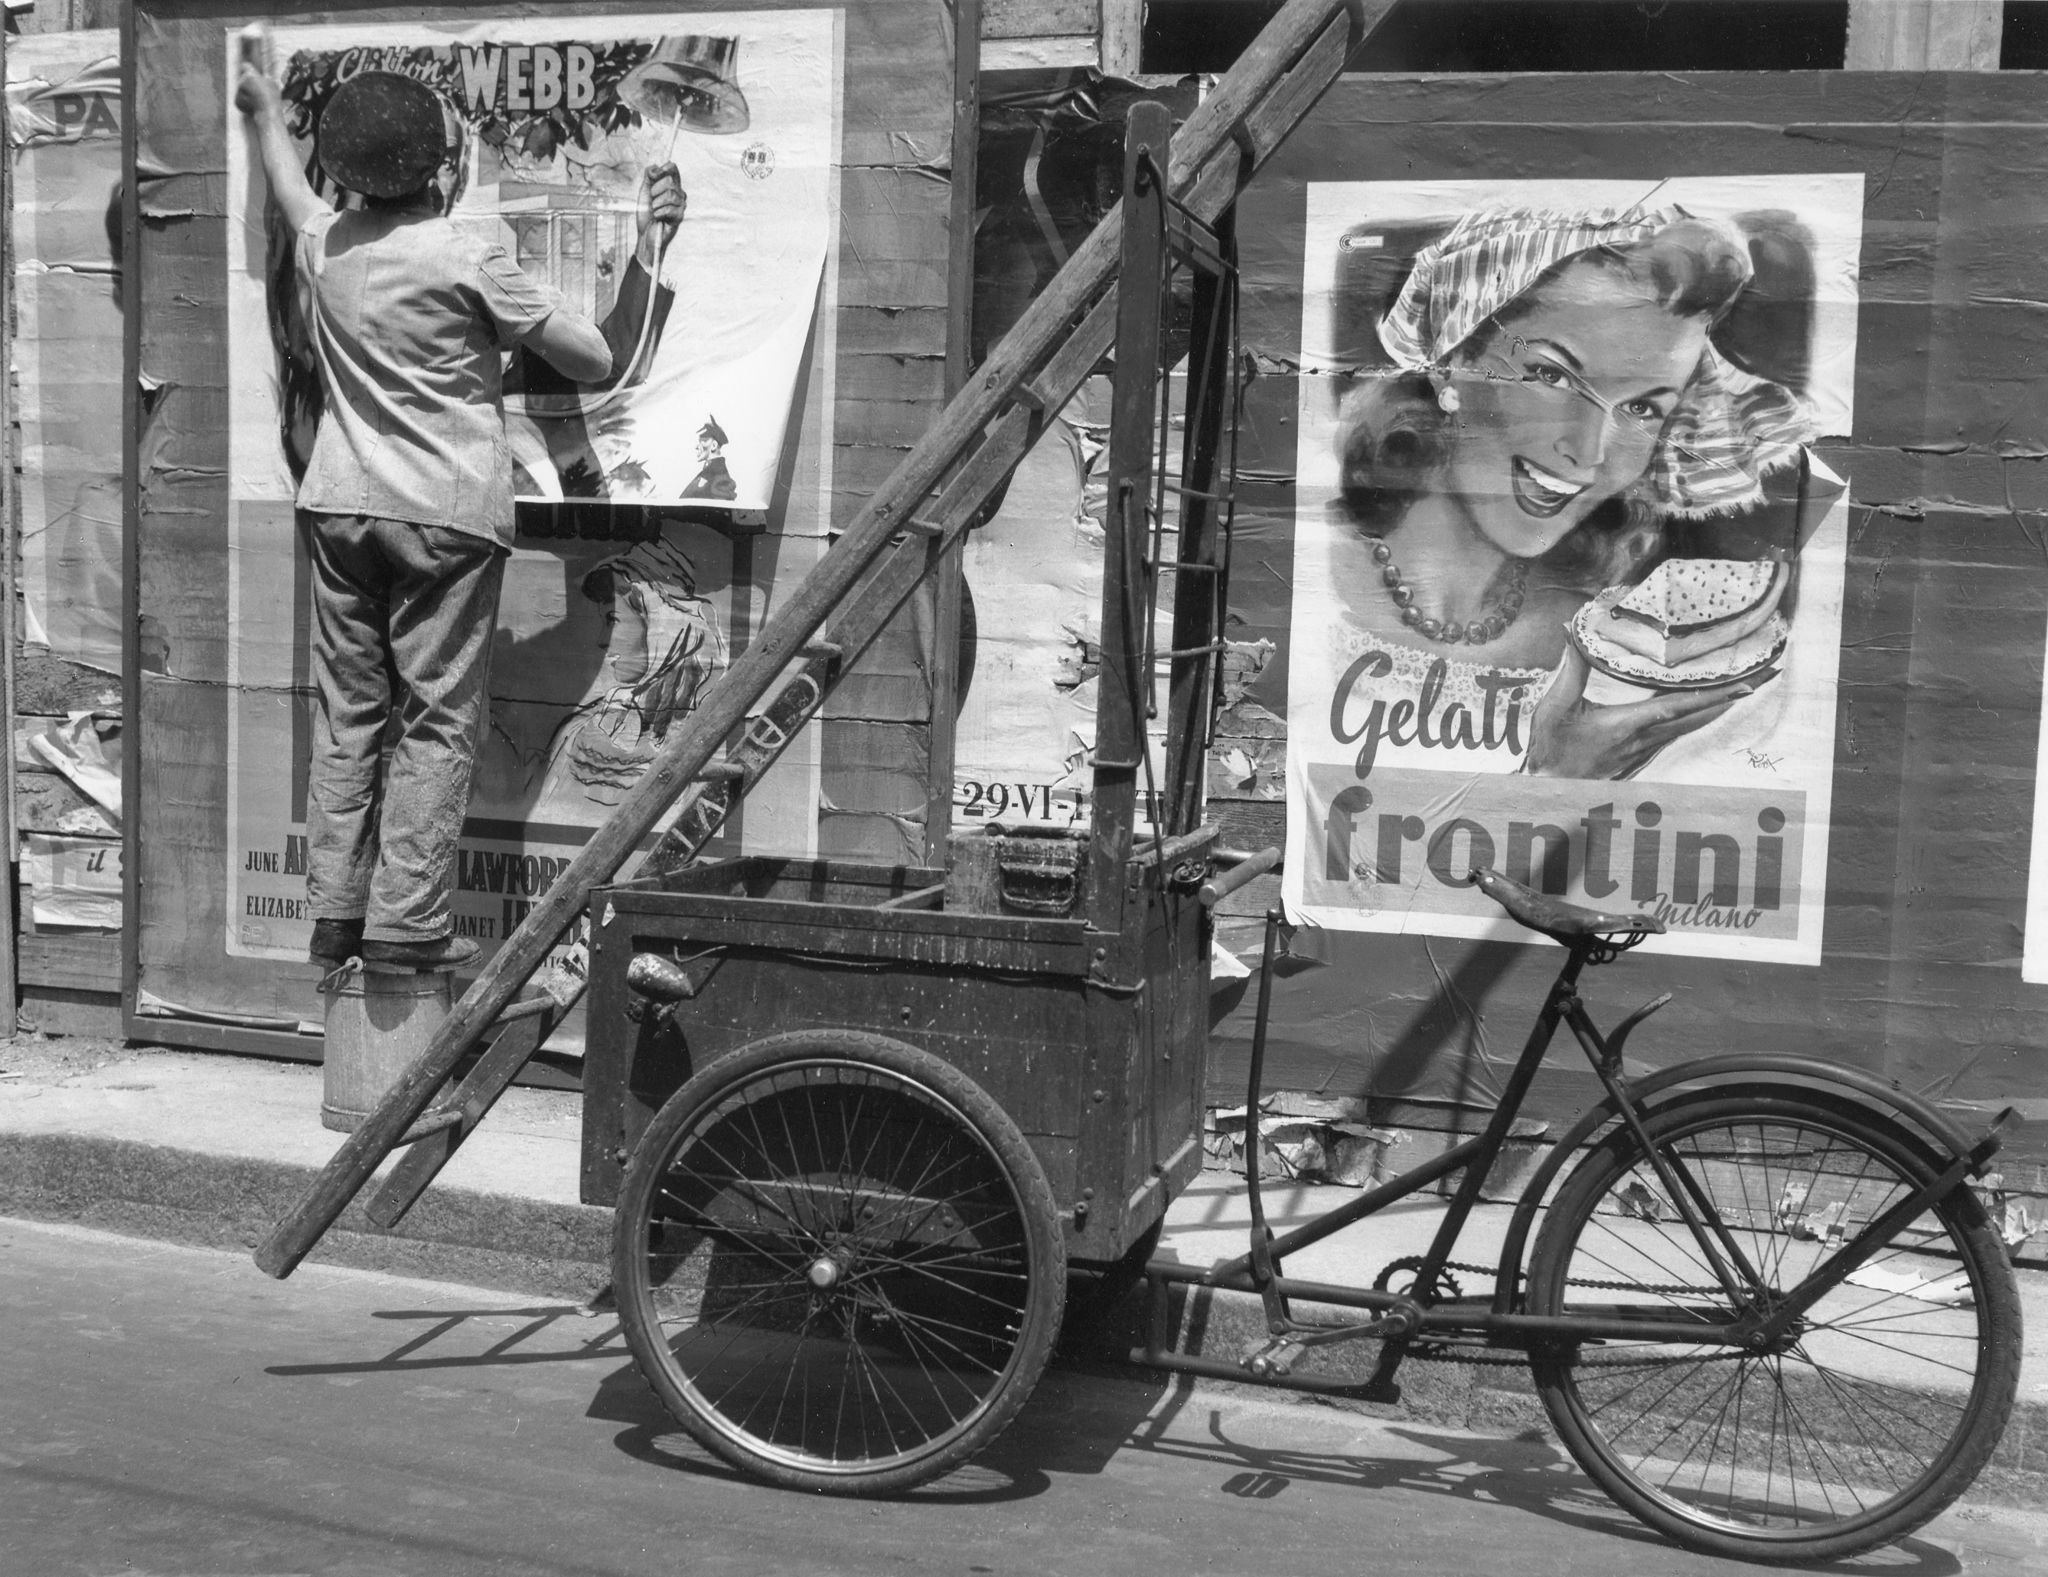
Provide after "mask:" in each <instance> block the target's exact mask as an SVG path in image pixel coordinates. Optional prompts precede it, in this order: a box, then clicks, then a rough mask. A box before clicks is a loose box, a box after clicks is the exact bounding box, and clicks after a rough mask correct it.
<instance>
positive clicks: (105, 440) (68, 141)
mask: <svg viewBox="0 0 2048 1577" xmlns="http://www.w3.org/2000/svg"><path fill="white" fill-rule="evenodd" d="M119 48H120V41H119V36H118V35H117V34H115V33H114V32H112V31H111V30H95V31H90V32H80V33H49V34H41V35H36V36H31V37H23V38H13V39H9V40H8V42H7V141H8V147H9V149H10V151H11V153H12V156H13V160H14V208H13V212H12V215H11V216H10V217H11V220H12V226H13V232H14V304H15V336H14V359H15V369H16V372H17V374H18V382H17V385H16V387H17V389H18V391H19V402H18V404H17V406H16V413H17V419H18V420H19V421H20V423H21V574H22V607H23V611H24V613H25V614H26V624H27V628H26V635H27V638H28V640H29V641H30V642H32V643H36V644H39V645H46V646H48V647H49V649H50V650H51V651H53V652H55V653H56V654H57V655H58V656H60V657H68V658H71V659H72V660H74V661H76V662H82V663H89V664H91V665H92V666H94V667H96V668H104V669H106V670H107V671H108V672H110V673H118V672H119V671H120V668H121V273H120V266H119V255H120V245H121V60H120V55H119Z"/></svg>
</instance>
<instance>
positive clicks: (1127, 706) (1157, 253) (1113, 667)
mask: <svg viewBox="0 0 2048 1577" xmlns="http://www.w3.org/2000/svg"><path fill="white" fill-rule="evenodd" d="M1126 126H1127V130H1126V132H1125V136H1124V203H1123V212H1124V222H1123V254H1122V258H1121V261H1120V263H1119V266H1118V269H1117V298H1116V307H1117V312H1116V382H1115V385H1114V387H1113V389H1112V391H1111V396H1110V415H1109V466H1108V471H1107V478H1108V483H1109V497H1108V501H1107V503H1106V504H1105V506H1104V512H1105V516H1106V518H1105V519H1104V521H1103V537H1104V540H1103V546H1102V669H1101V676H1100V678H1099V679H1098V680H1097V682H1096V690H1095V781H1094V804H1093V806H1092V812H1093V819H1094V823H1095V825H1094V831H1093V835H1092V836H1091V837H1090V839H1089V842H1088V894H1087V909H1086V913H1087V918H1088V924H1089V925H1090V926H1092V927H1093V928H1094V929H1095V930H1097V931H1121V930H1122V929H1123V897H1124V869H1125V867H1126V866H1127V865H1128V864H1129V863H1130V858H1131V822H1132V820H1133V817H1134V814H1135V811H1136V802H1137V787H1138V783H1139V781H1140V780H1141V777H1142V775H1143V773H1144V766H1145V752H1146V750H1147V749H1148V748H1149V745H1148V743H1147V740H1146V737H1145V703H1144V695H1145V690H1146V685H1147V682H1148V680H1149V679H1150V677H1151V676H1150V675H1149V674H1147V673H1146V672H1145V671H1144V656H1143V654H1144V652H1145V651H1146V650H1147V649H1148V646H1149V642H1148V641H1147V636H1148V635H1149V633H1150V621H1149V618H1148V615H1149V612H1150V606H1151V598H1150V597H1149V596H1148V595H1147V589H1148V587H1149V586H1150V584H1151V579H1152V575H1151V572H1150V571H1149V570H1148V568H1147V566H1146V562H1145V550H1146V546H1147V541H1148V538H1149V537H1150V535H1151V532H1150V523H1149V521H1148V519H1147V516H1146V509H1147V506H1149V505H1150V504H1151V502H1152V468H1153V448H1154V446H1155V445H1156V444H1157V443H1158V442H1159V433H1158V426H1157V420H1156V418H1157V415H1158V408H1159V342H1160V317H1161V315H1162V313H1163V311H1164V308H1165V305H1166V290H1165V285H1166V190H1165V176H1166V163H1167V154H1168V145H1169V143H1170V142H1171V140H1172V137H1173V118H1172V116H1171V115H1170V114H1168V112H1167V109H1166V106H1165V105H1164V104H1158V103H1152V102H1145V103H1139V104H1133V105H1132V106H1131V113H1130V119H1129V120H1128V122H1126ZM1149 809H1150V811H1151V814H1152V815H1153V816H1154V817H1157V816H1159V815H1160V814H1161V807H1159V806H1156V805H1154V806H1151V807H1149Z"/></svg>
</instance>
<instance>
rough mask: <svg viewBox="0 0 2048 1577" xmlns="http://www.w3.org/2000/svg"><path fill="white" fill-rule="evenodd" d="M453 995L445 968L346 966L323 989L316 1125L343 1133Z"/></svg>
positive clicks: (409, 1056) (359, 1119)
mask: <svg viewBox="0 0 2048 1577" xmlns="http://www.w3.org/2000/svg"><path fill="white" fill-rule="evenodd" d="M454 1001H455V976H454V975H453V974H452V973H450V972H449V971H447V970H445V969H441V970H433V971H429V972H423V973H422V972H415V971H412V970H406V971H404V972H402V973H401V972H392V973H385V972H382V971H373V970H369V969H350V970H348V971H346V972H345V973H344V974H343V975H342V977H341V979H340V981H339V982H338V983H337V984H336V985H335V987H334V988H333V989H332V990H331V991H330V992H329V993H328V996H327V1056H326V1061H325V1066H324V1068H323V1070H322V1071H323V1073H324V1075H325V1079H324V1084H323V1088H322V1096H321V1101H320V1122H321V1125H322V1126H323V1127H327V1128H333V1129H335V1130H337V1131H339V1132H341V1133H348V1132H350V1131H351V1130H353V1129H355V1128H359V1127H361V1126H362V1123H363V1120H364V1119H365V1118H367V1117H368V1116H369V1115H370V1113H371V1112H373V1111H375V1110H376V1108H377V1104H378V1102H380V1101H381V1100H383V1098H384V1096H385V1094H386V1093H387V1092H388V1091H389V1090H390V1089H391V1087H392V1086H393V1085H395V1084H396V1083H397V1082H398V1081H399V1079H400V1077H401V1076H403V1074H404V1073H405V1070H406V1069H407V1068H409V1067H411V1066H412V1064H413V1063H414V1062H415V1061H416V1060H417V1059H418V1057H419V1055H420V1053H421V1052H422V1051H424V1050H426V1047H427V1042H428V1041H429V1040H431V1039H432V1038H433V1035H434V1031H435V1029H436V1028H437V1027H438V1026H439V1025H440V1023H441V1020H443V1019H444V1018H446V1017H447V1016H448V1010H449V1008H450V1007H452V1006H453V1005H454Z"/></svg>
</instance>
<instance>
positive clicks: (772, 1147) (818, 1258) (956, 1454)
mask: <svg viewBox="0 0 2048 1577" xmlns="http://www.w3.org/2000/svg"><path fill="white" fill-rule="evenodd" d="M1056 1217H1057V1212H1056V1207H1055V1205H1054V1203H1053V1197H1052V1189H1051V1188H1050V1187H1049V1186H1048V1185H1047V1183H1046V1180H1045V1173H1044V1171H1043V1169H1042V1168H1041V1167H1040V1166H1039V1164H1038V1158H1037V1156H1035V1155H1034V1154H1033V1153H1032V1151H1031V1147H1030V1145H1029V1144H1028V1143H1027V1142H1026V1140H1025V1138H1024V1136H1023V1135H1022V1134H1021V1133H1019V1132H1018V1131H1017V1125H1016V1124H1015V1123H1013V1122H1011V1121H1010V1119H1009V1118H1008V1117H1007V1116H1006V1115H1004V1113H1003V1111H1002V1108H1000V1107H999V1106H997V1105H996V1103H995V1102H994V1101H993V1100H991V1099H990V1098H989V1097H988V1096H987V1095H986V1094H985V1093H983V1091H982V1090H981V1089H980V1087H979V1086H977V1085H976V1084H975V1083H974V1082H973V1081H972V1080H971V1079H969V1078H967V1077H966V1076H965V1075H964V1074H962V1073H961V1072H959V1071H958V1070H957V1069H955V1068H953V1067H951V1066H950V1065H948V1064H947V1063H945V1062H942V1061H941V1060H940V1059H938V1058H937V1057H934V1056H931V1055H929V1054H928V1053H926V1052H922V1051H919V1050H917V1049H916V1048H914V1047H911V1046H906V1045H903V1044H902V1043H901V1042H898V1041H893V1040H889V1039H887V1038H885V1037H883V1036H880V1035H870V1034H862V1033H859V1032H856V1031H851V1030H847V1031H817V1032H802V1033H798V1034H791V1035H777V1036H774V1037H772V1038H770V1039H767V1040H762V1041H756V1042H755V1043H754V1044H753V1045H751V1046H746V1047H743V1048H742V1049H740V1050H739V1051H736V1052H733V1053H732V1054H731V1055H729V1056H726V1057H723V1058H720V1059H719V1060H718V1061H717V1062H715V1063H713V1064H712V1065H711V1066H710V1067H708V1068H706V1069H704V1070H703V1071H702V1072H701V1073H699V1074H698V1075H697V1076H696V1077H694V1078H693V1079H691V1080H690V1081H689V1083H687V1084H685V1085H684V1086H683V1087H682V1088H681V1089H680V1090H678V1091H677V1092H676V1093H675V1095H674V1096H673V1097H671V1098H670V1100H669V1102H668V1104H667V1105H665V1106H663V1107H662V1109H661V1111H660V1112H659V1114H657V1115H656V1117H655V1119H654V1121H653V1123H652V1124H650V1125H649V1127H648V1129H647V1132H646V1134H645V1136H644V1137H643V1138H642V1139H641V1141H640V1145H639V1148H638V1149H637V1150H636V1151H635V1152H634V1154H633V1159H632V1163H631V1165H630V1166H629V1167H628V1168H627V1171H626V1179H625V1187H624V1191H623V1193H622V1195H621V1197H620V1200H619V1209H618V1219H617V1223H616V1226H615V1229H614V1232H613V1238H612V1279H613V1285H614V1287H615V1288H616V1289H617V1294H618V1300H619V1315H620V1319H621V1321H622V1322H623V1324H624V1326H625V1330H626V1337H627V1340H628V1341H629V1343H630V1344H631V1346H632V1349H633V1356H634V1357H635V1358H636V1359H637V1360H638V1362H639V1365H640V1369H641V1372H642V1373H643V1374H645V1375H646V1376H647V1379H648V1381H649V1383H650V1384H652V1385H653V1387H654V1389H655V1391H656V1392H657V1393H658V1394H659V1395H660V1397H661V1399H662V1401H663V1402H664V1403H665V1404H666V1405H667V1407H668V1408H669V1410H670V1411H671V1412H672V1413H674V1414H675V1416H676V1418H677V1419H678V1420H679V1421H680V1422H681V1423H682V1425H683V1427H684V1428H685V1429H687V1430H688V1431H689V1432H690V1434H691V1435H692V1436H693V1437H695V1438H696V1439H697V1440H698V1441H699V1442H701V1443H702V1444H703V1445H704V1446H706V1447H707V1448H709V1449H710V1450H712V1451H715V1452H716V1453H717V1454H718V1455H719V1456H721V1457H723V1458H724V1459H725V1460H726V1461H728V1462H730V1463H732V1464H733V1465H735V1466H736V1467H740V1468H744V1469H746V1470H747V1471H749V1472H752V1473H756V1474H759V1475H760V1476H761V1477H763V1478H766V1479H768V1480H770V1481H771V1482H773V1483H777V1484H782V1485H786V1486H789V1487H792V1488H800V1489H811V1490H822V1491H825V1492H827V1493H831V1494H842V1495H874V1494H883V1493H887V1492H890V1491H893V1490H900V1489H906V1488H908V1487H910V1486H911V1485H914V1484H921V1483H924V1482H925V1481H927V1480H929V1479H933V1478H936V1477H938V1476H939V1475H940V1474H941V1473H944V1472H946V1471H948V1470H949V1469H951V1468H954V1467H957V1466H958V1465H959V1464H960V1463H962V1462H964V1461H966V1460H967V1459H968V1458H969V1457H970V1456H972V1455H973V1454H974V1453H975V1452H976V1451H978V1450H980V1449H981V1448H982V1447H983V1446H984V1445H986V1444H987V1443H988V1442H989V1441H990V1440H991V1439H993V1438H994V1437H995V1436H996V1434H997V1433H999V1432H1000V1431H1001V1430H1002V1428H1003V1426H1004V1425H1006V1424H1007V1423H1008V1422H1009V1421H1010V1420H1011V1418H1013V1417H1014V1416H1015V1415H1016V1413H1017V1410H1018V1409H1019V1408H1020V1407H1022V1406H1023V1405H1024V1400H1025V1398H1026V1397H1027V1396H1029V1395H1030V1393H1031V1388H1032V1386H1033V1385H1035V1384H1036V1383H1037V1382H1038V1377H1039V1374H1040V1373H1041V1372H1042V1371H1043V1370H1044V1368H1045V1362H1046V1358H1047V1356H1048V1355H1049V1354H1050V1353H1051V1351H1052V1346H1053V1342H1054V1339H1055V1338H1056V1337H1057V1336H1058V1335H1059V1325H1060V1311H1061V1300H1062V1297H1063V1295H1064V1289H1065V1285H1066V1244H1065V1242H1064V1240H1063V1239H1062V1238H1061V1236H1060V1232H1059V1228H1058V1224H1057V1219H1056Z"/></svg>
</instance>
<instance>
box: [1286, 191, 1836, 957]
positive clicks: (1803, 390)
mask: <svg viewBox="0 0 2048 1577" xmlns="http://www.w3.org/2000/svg"><path fill="white" fill-rule="evenodd" d="M1860 208H1861V183H1860V178H1856V177H1800V178H1797V179H1793V178H1780V177H1755V178H1730V179H1722V180H1704V179H1702V180H1673V181H1669V182H1664V183H1660V184H1659V185H1658V186H1657V187H1656V188H1655V189H1654V190H1652V191H1644V190H1643V189H1642V188H1639V187H1630V186H1626V185H1624V184H1623V183H1618V182H1580V183H1564V182H1441V183H1430V184H1426V185H1425V184H1416V185H1393V184H1379V183H1328V184H1318V185H1312V186H1311V187H1310V189H1309V221H1308V231H1307V248H1306V252H1307V255H1306V262H1305V275H1304V320H1303V348H1304V357H1303V360H1304V367H1305V375H1304V376H1303V377H1302V378H1301V380H1300V384H1301V422H1300V429H1299V431H1300V439H1299V443H1300V456H1299V476H1300V483H1301V485H1300V490H1299V497H1300V504H1299V510H1300V513H1299V517H1298V520H1297V557H1296V571H1295V581H1294V612H1293V625H1294V630H1295V632H1296V640H1295V651H1294V654H1293V659H1292V664H1291V667H1290V694H1289V710H1290V719H1289V723H1290V726H1289V741H1290V776H1291V783H1290V804H1289V838H1290V859H1289V865H1288V870H1289V875H1288V878H1287V881H1288V900H1289V906H1290V911H1291V912H1295V913H1298V914H1299V916H1300V917H1301V918H1302V919H1304V920H1305V921H1307V922H1308V923H1311V924H1318V925H1327V926H1332V927H1338V928H1343V929H1353V930H1395V931H1417V932H1422V933H1425V934H1428V933H1436V934H1447V935H1487V934H1491V933H1492V932H1493V930H1494V929H1495V926H1494V923H1493V921H1492V919H1491V917H1490V916H1488V915H1487V914H1486V913H1485V912H1484V906H1483V905H1482V904H1480V903H1478V902H1477V901H1475V899H1474V897H1473V895H1472V894H1471V892H1470V890H1469V889H1468V888H1467V887H1466V886H1465V884H1464V877H1465V873H1466V872H1467V871H1468V870H1469V869H1471V868H1472V867H1473V866H1479V865H1497V866H1500V867H1501V868H1503V869H1505V870H1507V871H1508V872H1509V873H1510V874H1511V875H1513V876H1515V877H1516V878H1517V879H1520V880H1524V881H1528V882H1531V883H1532V884H1534V885H1536V886H1538V887H1540V888H1542V889H1543V890H1545V891H1550V892H1555V893H1557V894H1559V895H1561V896H1570V897H1572V898H1574V899H1575V900H1577V901H1580V902H1585V903H1590V904H1595V905H1612V904H1614V903H1616V902H1626V903H1627V904H1628V905H1629V906H1630V907H1633V908H1640V909H1643V910H1644V911H1646V912H1650V913H1654V914H1656V915H1657V916H1658V917H1659V918H1660V919H1662V920H1663V921H1664V922H1665V923H1666V924H1667V925H1669V926H1670V927H1671V929H1672V932H1673V936H1672V938H1671V940H1670V941H1668V942H1667V943H1665V944H1664V945H1666V946H1669V947H1673V948H1676V949H1678V950H1683V951H1692V952H1700V953H1725V952H1728V951H1732V950H1737V949H1739V950H1741V951H1743V952H1744V953H1745V955H1746V956H1750V957H1759V956H1765V955H1766V954H1768V956H1771V957H1774V958H1777V959H1780V960H1781V961H1787V962H1791V961H1802V962H1815V961H1817V960H1818V957H1819V923H1820V906H1819V878H1820V875H1821V873H1822V872H1823V870H1824V862H1825V850H1826V832H1827V814H1828V803H1829V796H1830V778H1831V768H1832V759H1833V748H1832V730H1833V715H1834V696H1833V691H1834V683H1835V665H1836V658H1837V651H1838V642H1839V625H1840V607H1841V575H1842V558H1843V553H1844V540H1843V522H1842V519H1841V512H1840V510H1839V509H1838V508H1837V507H1836V506H1837V505H1838V504H1839V502H1840V499H1841V496H1842V493H1843V484H1842V483H1841V481H1840V479H1839V478H1836V477H1835V476H1834V475H1833V474H1832V473H1831V472H1830V471H1829V470H1828V469H1827V468H1826V466H1825V465H1824V463H1822V462H1821V461H1820V460H1819V459H1818V458H1817V457H1815V456H1814V455H1813V453H1812V452H1811V448H1810V446H1811V445H1812V444H1813V443H1814V442H1815V441H1816V440H1818V439H1820V438H1822V437H1824V436H1825V435H1828V434H1846V433H1847V432H1848V430H1849V420H1850V408H1849V400H1850V394H1851V390H1852V385H1853V366H1854V335H1855V301H1856V291H1855V278H1856V257H1857V242H1858V232H1859V228H1860V225H1859V220H1860Z"/></svg>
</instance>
